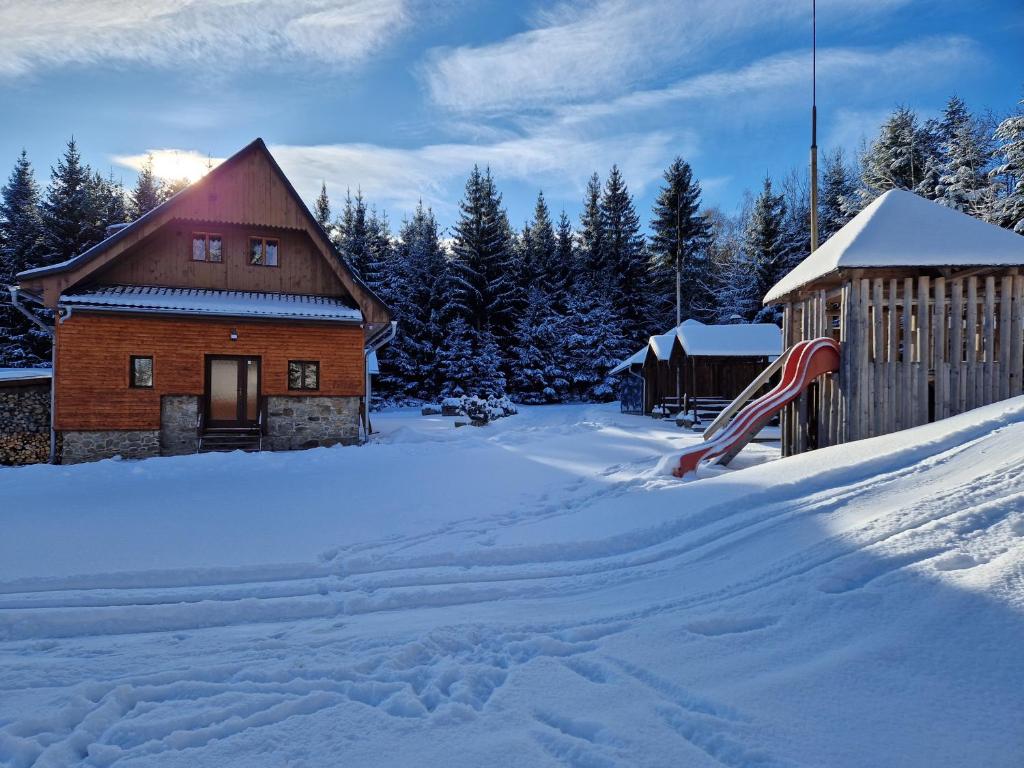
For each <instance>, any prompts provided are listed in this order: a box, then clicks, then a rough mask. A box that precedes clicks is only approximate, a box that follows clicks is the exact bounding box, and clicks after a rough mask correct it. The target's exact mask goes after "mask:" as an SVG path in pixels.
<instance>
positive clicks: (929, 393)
mask: <svg viewBox="0 0 1024 768" xmlns="http://www.w3.org/2000/svg"><path fill="white" fill-rule="evenodd" d="M1022 267H1024V237H1021V236H1020V235H1017V234H1014V233H1013V232H1010V231H1008V230H1005V229H1001V228H999V227H996V226H994V225H992V224H988V223H985V222H983V221H980V220H979V219H976V218H974V217H972V216H968V215H967V214H964V213H961V212H959V211H956V210H952V209H950V208H946V207H944V206H942V205H939V204H938V203H933V202H930V201H928V200H925V199H924V198H921V197H919V196H917V195H915V194H913V193H911V192H906V191H902V190H893V191H889V192H886V193H885V194H883V195H881V196H880V197H879V198H877V199H876V200H874V201H873V202H872V203H871V204H870V205H868V206H867V208H865V209H864V210H863V211H861V212H860V213H859V214H858V215H857V216H856V217H854V218H853V220H852V221H850V222H849V223H848V224H847V225H846V226H845V227H843V228H842V229H841V230H840V231H839V232H837V233H836V234H835V235H833V236H832V237H831V238H830V239H829V240H828V241H827V242H826V243H824V244H823V245H822V246H821V247H820V248H819V249H818V250H817V251H815V252H814V253H813V254H811V255H810V256H809V257H808V258H806V259H805V260H804V261H803V262H802V263H800V264H799V265H798V266H797V267H796V268H794V269H793V270H792V271H791V272H790V273H789V274H788V275H786V276H785V277H784V278H783V279H782V280H780V281H779V283H778V284H777V285H775V286H774V287H773V288H772V289H771V290H770V291H769V292H768V294H767V295H766V296H765V299H764V301H765V303H766V304H781V305H782V306H783V308H784V316H785V321H784V323H783V343H784V345H785V346H786V348H789V347H790V346H791V345H792V344H794V343H796V342H798V341H801V340H804V339H811V338H816V337H820V336H831V337H832V338H834V339H836V340H838V341H839V342H840V345H841V353H840V370H839V371H838V372H836V373H834V374H829V375H827V376H824V377H822V378H820V379H818V381H817V382H816V383H815V384H813V385H812V386H811V387H810V388H809V389H808V391H807V392H805V393H804V395H803V396H801V398H800V399H799V400H798V401H797V402H796V403H794V404H793V405H791V406H789V407H788V408H787V409H786V411H785V412H784V413H783V417H782V428H783V430H782V431H783V443H782V450H783V454H784V455H790V454H794V453H800V452H802V451H806V450H810V449H813V448H817V447H823V446H827V445H835V444H838V443H846V442H849V441H851V440H859V439H861V438H865V437H872V436H874V435H883V434H887V433H890V432H895V431H897V430H901V429H906V428H908V427H914V426H917V425H920V424H925V423H928V422H930V421H935V420H937V419H943V418H946V417H948V416H953V415H955V414H958V413H963V412H964V411H967V410H970V409H972V408H977V407H978V406H982V405H987V404H989V403H992V402H995V401H998V400H1002V399H1005V398H1008V397H1013V396H1016V395H1020V394H1021V393H1022V374H1024V370H1022V369H1024V272H1022V271H1021V268H1022Z"/></svg>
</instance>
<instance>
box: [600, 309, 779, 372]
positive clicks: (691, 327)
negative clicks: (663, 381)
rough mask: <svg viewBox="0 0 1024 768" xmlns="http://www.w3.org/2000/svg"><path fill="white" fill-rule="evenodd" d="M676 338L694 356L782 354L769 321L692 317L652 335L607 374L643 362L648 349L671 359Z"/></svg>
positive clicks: (775, 333) (766, 355) (659, 356)
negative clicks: (708, 322) (708, 321)
mask: <svg viewBox="0 0 1024 768" xmlns="http://www.w3.org/2000/svg"><path fill="white" fill-rule="evenodd" d="M676 339H679V343H680V344H682V346H683V349H684V350H685V351H686V353H687V354H688V355H692V356H694V357H778V356H779V355H781V354H782V331H781V330H780V329H779V327H778V326H776V325H772V324H771V323H736V324H734V325H705V324H704V323H702V322H700V321H699V320H692V319H691V320H686V321H684V322H683V323H682V324H681V325H680V326H679V327H678V328H674V329H672V330H671V331H669V332H668V333H661V334H658V335H657V336H651V338H650V341H648V343H647V346H646V347H644V348H643V349H640V350H638V351H637V352H635V353H634V354H633V355H631V356H630V357H627V358H626V359H625V360H623V361H622V362H620V363H619V364H618V365H616V366H615V367H614V368H612V369H611V371H609V374H610V375H614V374H616V373H621V372H622V371H624V370H626V369H627V368H629V367H630V366H632V365H640V364H642V363H643V362H644V360H646V359H647V355H648V354H650V353H651V352H653V353H654V356H655V357H656V358H657V359H658V360H661V361H663V362H664V361H666V360H668V359H670V358H671V357H672V346H673V344H675V342H676Z"/></svg>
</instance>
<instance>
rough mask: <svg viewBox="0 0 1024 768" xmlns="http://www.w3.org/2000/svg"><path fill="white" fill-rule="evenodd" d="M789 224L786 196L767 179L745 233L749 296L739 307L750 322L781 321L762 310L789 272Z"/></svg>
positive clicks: (774, 312)
mask: <svg viewBox="0 0 1024 768" xmlns="http://www.w3.org/2000/svg"><path fill="white" fill-rule="evenodd" d="M785 223H786V203H785V199H784V197H783V195H781V194H775V192H774V191H773V189H772V180H771V179H770V178H769V177H767V176H766V177H765V179H764V186H763V187H762V189H761V194H760V195H758V196H757V198H756V199H755V200H754V204H753V206H752V208H751V210H750V218H749V219H748V220H747V222H746V227H745V229H744V232H743V254H744V258H745V259H746V268H747V269H748V270H749V272H748V274H749V275H750V279H749V282H748V283H747V286H746V289H747V290H746V292H745V293H744V294H743V295H742V296H740V297H738V299H739V301H738V302H737V303H738V305H739V307H740V308H741V310H742V311H741V312H740V314H741V315H742V316H743V317H744V318H745V319H747V320H754V321H757V322H777V321H778V320H779V318H778V316H777V315H778V311H777V310H776V309H775V308H773V307H764V308H763V309H761V308H760V307H761V301H762V300H763V299H764V296H765V294H766V293H768V290H769V289H770V288H771V287H772V286H773V285H775V283H777V282H778V281H779V279H780V278H781V277H782V275H784V274H785V273H786V272H787V271H788V268H787V265H786V262H785V257H786V243H785ZM755 307H756V308H757V309H756V310H755Z"/></svg>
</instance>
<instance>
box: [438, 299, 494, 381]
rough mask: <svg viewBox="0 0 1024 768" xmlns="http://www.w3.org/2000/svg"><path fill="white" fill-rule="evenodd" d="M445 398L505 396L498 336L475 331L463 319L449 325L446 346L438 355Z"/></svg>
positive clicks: (484, 331) (489, 332)
mask: <svg viewBox="0 0 1024 768" xmlns="http://www.w3.org/2000/svg"><path fill="white" fill-rule="evenodd" d="M437 367H438V369H439V371H440V373H441V379H442V382H443V383H442V385H441V393H440V394H441V396H442V397H461V396H462V395H476V396H478V397H489V396H495V397H500V396H503V395H504V394H505V375H504V373H502V370H501V355H500V353H499V349H498V343H497V341H496V340H495V338H494V334H492V333H491V331H490V330H489V329H484V330H482V331H474V330H473V329H472V328H471V327H470V326H469V324H468V323H466V321H465V320H464V319H463V318H461V317H454V318H452V319H451V321H450V322H449V323H448V326H447V329H446V335H445V339H444V344H443V345H442V346H441V349H440V351H439V352H438V356H437Z"/></svg>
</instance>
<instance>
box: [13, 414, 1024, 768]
mask: <svg viewBox="0 0 1024 768" xmlns="http://www.w3.org/2000/svg"><path fill="white" fill-rule="evenodd" d="M376 426H377V427H378V428H379V429H380V430H381V432H382V434H381V435H380V436H379V438H378V439H377V440H376V442H375V443H374V444H372V445H369V446H365V447H357V448H334V449H318V450H313V451H307V452H302V453H291V454H260V455H243V454H230V455H217V456H209V455H204V456H186V457H179V458H173V459H153V460H148V461H143V462H121V461H106V462H99V463H96V464H92V465H80V466H75V467H48V466H37V467H26V468H20V469H3V470H0V500H2V503H3V507H2V508H0V525H2V528H0V530H2V531H3V534H4V535H3V537H0V764H3V765H12V766H29V765H37V766H57V765H72V764H77V763H82V764H86V765H100V766H103V765H117V766H152V765H159V766H236V765H237V766H254V765H274V766H277V765H289V766H335V765H395V766H398V765H402V766H405V765H412V764H415V765H453V766H477V765H481V764H485V763H486V764H491V765H498V766H505V765H509V766H544V765H570V766H620V765H621V766H626V765H645V766H663V765H685V766H722V765H725V766H824V765H828V766H863V765H877V766H888V765H893V766H896V765H899V766H963V765H985V766H1010V765H1019V764H1020V763H1019V759H1020V758H1019V756H1020V755H1021V754H1022V753H1024V729H1022V728H1021V726H1020V723H1021V722H1022V721H1024V701H1022V699H1021V697H1020V690H1021V688H1022V684H1024V654H1021V653H1020V638H1021V637H1022V636H1024V634H1022V633H1024V475H1022V473H1021V471H1020V465H1021V461H1022V460H1024V399H1017V400H1013V401H1009V402H1007V403H1002V404H997V405H994V406H989V407H987V408H984V409H979V410H977V411H974V412H972V413H970V414H965V415H964V416H961V417H957V418H954V419H949V420H946V421H944V422H940V423H937V424H932V425H929V426H926V427H921V428H918V429H915V430H911V431H908V432H905V433H901V434H897V435H892V436H888V437H884V438H877V439H874V440H870V441H863V442H860V443H856V444H852V445H848V446H843V447H839V448H836V449H828V450H825V451H818V452H815V453H812V454H807V455H804V456H798V457H794V458H791V459H786V460H781V461H769V459H772V458H774V457H775V456H777V448H775V447H772V446H770V445H757V446H752V447H750V448H748V449H746V450H745V451H744V452H743V454H741V456H740V458H739V460H738V461H737V462H736V463H735V465H734V466H735V467H739V468H740V469H741V471H733V470H723V469H720V468H708V469H706V470H703V471H702V476H701V478H700V479H698V480H696V481H686V482H679V481H676V480H674V479H673V478H670V477H666V476H665V475H664V474H661V473H659V472H658V471H657V467H658V466H659V464H660V463H662V462H661V460H662V458H663V456H664V455H666V454H668V453H671V452H673V451H676V450H678V449H679V448H680V447H682V446H683V445H684V444H686V443H688V442H691V441H693V440H695V439H698V438H697V437H695V436H692V435H685V434H684V433H682V432H681V431H680V430H678V429H677V428H676V427H674V426H670V425H668V424H666V423H663V422H655V421H652V420H650V419H648V418H644V417H635V416H623V415H621V414H619V413H618V412H617V411H616V409H615V406H560V407H550V408H526V409H523V412H522V413H521V414H520V415H519V416H515V417H511V418H509V419H504V420H502V421H500V422H497V423H495V424H492V425H490V426H488V427H485V428H480V429H476V428H472V427H465V428H462V429H458V430H455V429H453V428H452V426H451V420H450V419H443V418H440V417H430V418H425V417H420V416H418V415H416V414H413V413H410V412H394V413H387V414H382V415H379V416H377V417H376ZM744 467H745V468H744Z"/></svg>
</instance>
